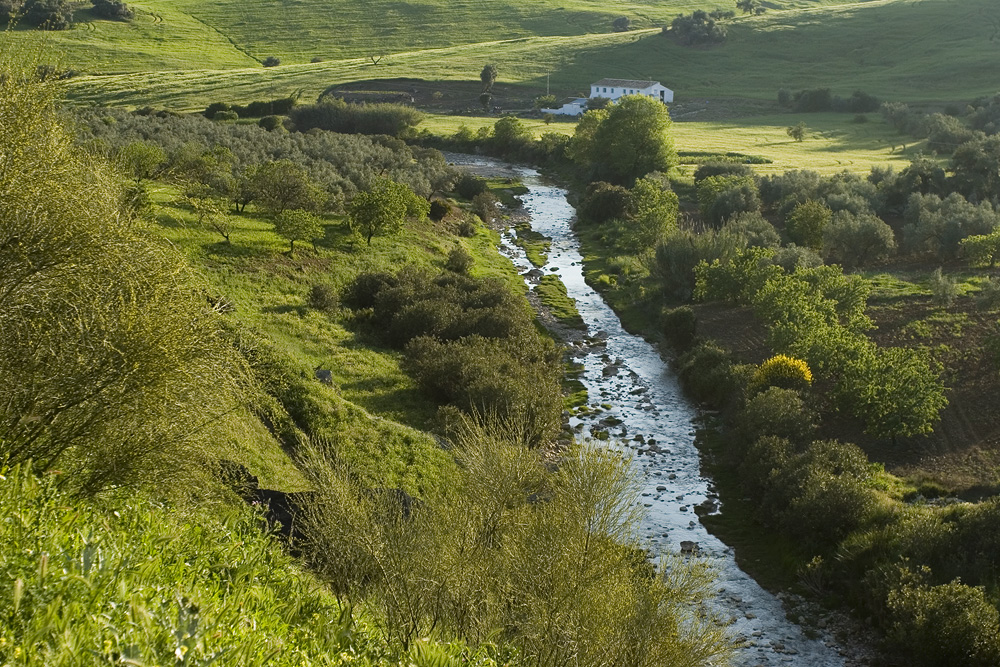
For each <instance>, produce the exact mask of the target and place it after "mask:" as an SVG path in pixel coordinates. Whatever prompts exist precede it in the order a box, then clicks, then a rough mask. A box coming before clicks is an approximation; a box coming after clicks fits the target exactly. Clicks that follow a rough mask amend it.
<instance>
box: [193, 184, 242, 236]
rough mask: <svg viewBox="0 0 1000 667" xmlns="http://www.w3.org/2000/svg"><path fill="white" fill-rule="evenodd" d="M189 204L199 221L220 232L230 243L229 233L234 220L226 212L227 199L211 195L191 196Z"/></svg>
mask: <svg viewBox="0 0 1000 667" xmlns="http://www.w3.org/2000/svg"><path fill="white" fill-rule="evenodd" d="M187 202H188V205H189V206H191V210H192V211H194V214H195V216H196V217H197V218H198V223H199V224H201V225H204V226H205V227H208V228H209V229H211V230H212V231H214V232H216V233H217V234H219V235H220V236H221V237H222V238H223V239H225V241H226V243H230V241H229V235H230V234H231V233H232V221H231V220H230V218H229V215H228V214H227V213H226V208H227V205H226V201H225V200H224V199H222V198H220V197H213V196H211V195H209V196H198V195H194V196H189V197H188V198H187Z"/></svg>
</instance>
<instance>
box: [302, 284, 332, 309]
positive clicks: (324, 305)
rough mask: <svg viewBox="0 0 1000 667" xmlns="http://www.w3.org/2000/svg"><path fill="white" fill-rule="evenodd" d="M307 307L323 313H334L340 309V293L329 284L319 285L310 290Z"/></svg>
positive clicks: (307, 296)
mask: <svg viewBox="0 0 1000 667" xmlns="http://www.w3.org/2000/svg"><path fill="white" fill-rule="evenodd" d="M306 305H308V306H309V307H310V308H312V309H313V310H318V311H319V312H321V313H327V314H330V313H333V312H336V310H337V308H339V307H340V293H339V292H338V290H337V288H335V287H334V286H333V285H329V284H327V283H317V284H315V285H313V286H311V287H310V288H309V293H308V294H307V295H306Z"/></svg>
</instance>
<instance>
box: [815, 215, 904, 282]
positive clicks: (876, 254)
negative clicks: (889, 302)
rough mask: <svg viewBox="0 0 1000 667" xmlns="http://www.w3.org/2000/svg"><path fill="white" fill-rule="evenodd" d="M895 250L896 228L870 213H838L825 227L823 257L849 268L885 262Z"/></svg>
mask: <svg viewBox="0 0 1000 667" xmlns="http://www.w3.org/2000/svg"><path fill="white" fill-rule="evenodd" d="M895 249H896V237H895V236H894V235H893V232H892V228H891V227H889V225H887V224H886V223H884V222H883V221H882V220H881V219H879V218H878V217H876V216H875V215H872V214H870V213H862V214H860V215H853V214H851V213H850V212H848V211H837V212H836V213H834V214H833V217H832V219H831V220H830V222H829V223H828V224H827V225H826V226H825V227H824V228H823V255H824V256H825V257H826V259H827V261H832V262H837V263H839V264H840V265H841V266H843V267H844V268H846V269H853V268H856V267H859V266H871V265H872V264H877V263H880V262H884V261H886V260H887V259H889V257H890V256H891V255H892V253H893V252H894V251H895Z"/></svg>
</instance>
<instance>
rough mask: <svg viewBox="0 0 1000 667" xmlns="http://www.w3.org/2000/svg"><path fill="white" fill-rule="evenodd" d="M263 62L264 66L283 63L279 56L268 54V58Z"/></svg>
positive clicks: (274, 65)
mask: <svg viewBox="0 0 1000 667" xmlns="http://www.w3.org/2000/svg"><path fill="white" fill-rule="evenodd" d="M261 64H262V65H264V67H277V66H278V65H280V64H281V59H280V58H278V57H277V56H268V57H267V58H264V62H263V63H261Z"/></svg>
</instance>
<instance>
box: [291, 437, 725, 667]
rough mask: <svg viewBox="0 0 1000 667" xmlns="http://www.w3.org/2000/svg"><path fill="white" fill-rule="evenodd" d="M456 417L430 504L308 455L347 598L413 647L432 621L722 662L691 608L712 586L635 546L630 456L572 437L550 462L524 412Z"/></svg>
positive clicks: (702, 665)
mask: <svg viewBox="0 0 1000 667" xmlns="http://www.w3.org/2000/svg"><path fill="white" fill-rule="evenodd" d="M458 422H459V423H458V424H457V425H456V428H455V429H454V431H455V433H454V435H453V436H452V440H453V442H454V443H455V445H454V454H455V456H456V458H457V460H458V466H457V469H456V474H455V475H454V476H453V478H452V482H451V484H449V488H448V491H447V493H442V494H436V495H433V496H425V497H424V498H423V499H422V501H421V502H420V503H419V504H416V503H414V504H412V505H404V504H403V503H401V502H400V501H399V500H398V499H396V498H395V497H394V496H392V495H389V494H379V495H373V494H371V493H370V492H369V491H368V490H367V489H364V488H363V487H360V486H359V485H358V484H357V483H356V482H355V480H354V479H353V478H352V476H351V475H350V471H349V470H346V469H345V467H344V466H343V465H340V464H339V461H336V460H334V459H333V458H332V457H331V456H324V455H322V454H319V455H313V456H312V457H311V458H310V462H309V465H308V470H309V471H310V477H311V478H310V484H311V485H312V487H313V488H316V489H318V490H319V492H318V493H317V494H316V496H315V498H316V500H315V504H314V505H313V506H312V507H311V508H310V509H309V511H308V514H307V519H306V527H307V528H306V530H307V532H308V535H309V544H308V547H307V553H308V557H309V559H310V561H312V562H313V563H314V567H316V569H317V570H318V571H319V572H320V573H321V575H322V577H323V578H324V580H326V581H329V582H330V583H331V585H332V586H333V588H334V589H335V590H337V591H338V593H339V594H340V595H341V596H342V597H344V598H345V599H346V600H347V601H348V602H350V603H351V604H354V605H358V606H361V605H362V604H363V605H364V608H365V610H366V613H370V614H372V615H373V616H374V617H375V618H376V619H377V620H378V622H379V623H380V624H382V625H384V626H385V628H386V630H387V633H388V634H389V636H390V637H391V639H393V640H394V641H395V642H396V643H399V644H402V645H407V644H408V643H410V642H415V641H417V639H418V638H420V637H424V636H427V635H429V634H431V633H432V632H433V633H447V634H456V635H458V636H462V637H465V638H466V639H467V641H468V642H469V643H470V644H472V645H473V646H475V645H478V644H479V643H481V642H484V643H486V645H487V646H489V645H491V644H492V643H493V642H495V641H496V639H495V638H496V636H497V635H496V628H507V630H506V631H505V632H504V633H503V640H504V641H505V642H508V643H509V644H511V645H513V647H514V651H515V653H514V655H516V659H515V658H513V657H512V656H511V655H510V654H507V655H503V654H501V655H497V656H496V663H497V664H501V663H502V664H510V663H511V661H512V660H513V661H514V662H516V663H520V662H524V663H530V664H533V665H539V666H542V667H570V666H572V665H578V666H580V667H597V666H599V665H606V664H609V663H613V662H615V661H616V660H621V659H622V657H623V656H629V658H630V660H632V661H634V662H636V663H644V662H645V661H647V660H648V661H649V664H665V665H668V664H685V665H689V666H691V667H707V666H708V665H710V664H716V663H718V662H719V661H720V660H725V654H726V652H727V649H728V645H727V643H726V642H725V641H723V640H722V638H721V631H720V629H719V626H718V625H716V624H715V621H714V620H713V619H711V618H710V617H708V618H706V617H702V616H701V615H700V614H697V613H696V612H695V611H694V609H695V607H694V606H693V605H694V604H696V602H695V601H697V600H700V599H701V598H702V596H703V595H704V589H703V588H702V587H701V584H699V580H698V579H696V578H694V577H693V575H694V574H695V571H694V570H693V569H691V568H689V567H687V566H685V565H684V564H682V563H673V562H672V563H671V564H670V565H669V572H670V574H669V576H662V575H661V574H660V570H659V569H658V568H654V567H653V566H651V565H650V564H649V562H648V561H647V559H646V558H645V554H644V553H643V551H642V550H641V549H640V548H638V547H637V546H636V545H635V543H634V535H635V534H636V533H635V530H636V525H637V524H636V520H637V515H636V513H635V512H634V507H635V502H636V501H635V498H636V495H635V493H634V491H633V490H632V489H631V487H630V484H631V479H632V478H631V476H630V474H631V473H630V470H629V467H628V466H627V465H625V464H623V463H622V461H621V459H620V457H616V456H611V455H608V454H606V453H604V452H603V451H602V450H599V449H596V448H588V449H581V450H572V451H569V452H566V453H564V454H563V455H562V456H561V457H560V462H559V465H558V466H549V465H547V463H546V459H545V458H544V453H542V452H533V451H529V450H527V449H525V448H523V447H522V446H520V438H519V436H518V433H517V428H516V425H513V426H512V427H511V428H506V429H493V430H483V429H481V428H476V427H475V426H470V425H469V424H468V420H458ZM538 498H544V501H542V502H539V501H538V500H537V499H538ZM494 655H496V654H494ZM632 656H634V658H633V657H632ZM466 661H468V662H470V663H474V664H484V663H482V662H480V661H479V660H477V659H476V658H474V657H473V658H470V659H468V660H466V658H463V659H462V662H466ZM454 662H455V663H458V662H459V660H457V659H456V660H454ZM414 664H431V663H429V662H428V663H421V661H419V660H416V661H414ZM433 664H446V663H444V661H440V662H435V663H433ZM485 664H492V661H490V662H487V663H485Z"/></svg>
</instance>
